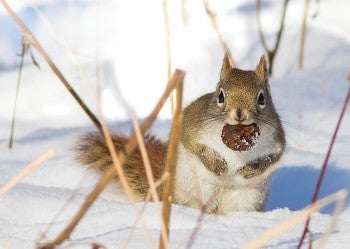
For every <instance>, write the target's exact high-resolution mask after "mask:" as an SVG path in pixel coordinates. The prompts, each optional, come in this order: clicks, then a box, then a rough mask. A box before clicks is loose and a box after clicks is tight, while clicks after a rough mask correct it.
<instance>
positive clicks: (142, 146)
mask: <svg viewBox="0 0 350 249" xmlns="http://www.w3.org/2000/svg"><path fill="white" fill-rule="evenodd" d="M132 121H133V126H134V130H135V134H136V138H137V141H138V144H139V148H140V152H141V156H142V160H143V164H144V166H145V171H146V175H147V180H148V183H149V186H150V189H149V192H150V193H151V196H152V199H153V201H155V202H157V203H159V201H160V200H159V196H158V194H157V186H156V184H155V182H154V177H153V173H152V166H151V164H150V161H149V157H148V154H147V151H146V146H145V142H144V140H143V136H142V134H141V131H140V127H139V124H138V122H137V119H136V116H135V115H132ZM158 211H159V217H160V221H161V229H160V231H161V237H162V240H164V241H168V238H167V233H166V230H165V224H164V221H163V219H162V214H161V210H160V209H159V210H158Z"/></svg>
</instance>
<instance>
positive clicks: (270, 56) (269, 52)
mask: <svg viewBox="0 0 350 249" xmlns="http://www.w3.org/2000/svg"><path fill="white" fill-rule="evenodd" d="M260 2H261V1H260V0H256V13H257V20H258V32H259V38H260V41H261V43H262V45H263V47H264V50H265V52H266V53H267V56H268V60H269V74H270V75H272V72H273V62H274V59H275V56H276V53H277V51H278V48H279V46H280V42H281V38H282V33H283V30H284V20H285V19H286V12H287V6H288V3H289V0H284V5H283V11H282V17H281V24H280V28H279V30H278V32H277V37H276V42H275V46H274V48H273V50H270V49H269V48H268V46H267V43H266V40H265V36H264V34H263V31H262V27H261V21H260V9H261V8H260Z"/></svg>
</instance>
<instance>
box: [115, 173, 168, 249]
mask: <svg viewBox="0 0 350 249" xmlns="http://www.w3.org/2000/svg"><path fill="white" fill-rule="evenodd" d="M168 177H169V174H167V173H165V174H163V175H162V177H161V178H160V179H158V180H157V181H156V182H155V183H154V185H155V187H156V189H157V188H159V187H160V186H161V185H162V184H163V183H164V181H165V180H166V179H168ZM151 198H152V194H151V190H150V189H149V190H148V193H147V196H146V199H145V203H144V205H143V207H142V209H141V210H140V213H139V215H138V216H137V217H136V220H135V222H134V224H133V226H132V228H131V231H130V233H129V235H128V238H127V239H126V240H125V242H124V245H123V246H122V247H121V248H128V244H129V242H130V240H131V237H132V235H133V233H134V232H135V229H136V225H137V223H138V222H139V220H140V216H141V215H142V214H143V212H144V211H145V209H146V205H147V202H149V201H150V200H151Z"/></svg>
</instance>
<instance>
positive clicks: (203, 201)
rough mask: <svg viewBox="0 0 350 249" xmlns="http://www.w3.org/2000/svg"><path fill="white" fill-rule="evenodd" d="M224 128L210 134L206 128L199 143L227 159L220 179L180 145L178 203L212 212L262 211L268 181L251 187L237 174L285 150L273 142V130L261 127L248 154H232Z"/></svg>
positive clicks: (176, 189)
mask: <svg viewBox="0 0 350 249" xmlns="http://www.w3.org/2000/svg"><path fill="white" fill-rule="evenodd" d="M222 127H223V125H222V126H215V127H214V126H211V127H208V129H207V130H208V131H209V132H206V130H205V129H203V132H202V134H200V136H199V137H198V140H197V142H198V143H201V144H204V145H206V146H207V147H209V148H212V149H214V150H215V151H217V152H218V153H219V154H220V155H221V156H222V157H223V158H224V159H225V160H226V162H227V164H228V171H227V173H225V174H224V175H222V176H217V175H215V174H214V173H212V172H210V171H209V170H207V169H206V167H205V166H204V165H203V164H202V162H201V161H200V160H199V159H198V158H197V156H196V155H194V154H193V153H191V152H190V151H188V150H187V149H186V148H185V147H184V146H183V145H182V143H180V144H179V151H178V155H179V156H178V162H177V170H176V180H175V182H176V184H175V185H176V186H175V198H176V202H177V203H179V204H184V205H187V206H191V207H195V208H198V209H205V210H206V212H209V213H210V212H217V213H221V214H226V213H229V212H232V211H254V210H260V209H261V207H262V206H263V204H264V202H265V200H266V196H267V192H268V179H262V180H261V181H259V182H258V183H255V184H254V185H252V184H250V183H251V182H252V180H251V179H248V180H247V179H245V178H244V177H242V176H241V175H239V174H237V173H236V171H237V170H238V169H239V168H241V167H242V166H244V165H246V163H247V162H250V161H253V160H254V159H257V158H260V157H261V156H262V155H269V154H273V153H277V152H279V151H280V150H281V149H282V148H278V146H276V144H274V141H271V137H272V136H271V131H269V130H268V129H266V128H264V127H262V128H261V135H260V137H259V140H258V142H257V143H256V145H254V146H253V147H252V148H251V149H250V150H249V151H247V152H236V151H233V150H231V149H229V148H228V147H226V145H225V144H224V143H223V142H222V140H221V131H222ZM253 180H256V179H254V178H253ZM255 182H256V181H255Z"/></svg>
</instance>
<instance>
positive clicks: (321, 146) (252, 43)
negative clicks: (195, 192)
mask: <svg viewBox="0 0 350 249" xmlns="http://www.w3.org/2000/svg"><path fill="white" fill-rule="evenodd" d="M96 2H97V1H83V0H76V1H62V0H51V1H48V0H36V1H34V0H26V1H24V0H21V1H19V0H17V1H15V0H13V1H9V4H10V5H11V6H13V7H14V8H15V10H16V12H17V13H18V14H19V15H20V17H21V18H22V19H23V20H24V21H25V23H26V24H27V25H28V26H29V27H30V29H31V30H32V31H33V33H34V34H35V36H36V37H37V38H38V40H39V41H40V42H41V43H42V45H43V46H44V48H45V49H46V50H47V51H48V52H49V54H50V55H51V56H52V57H53V58H54V61H55V62H56V63H57V65H58V66H59V68H60V69H61V70H62V72H63V74H64V75H65V76H66V77H67V78H68V80H69V81H70V82H71V83H72V84H73V86H74V88H75V89H76V90H77V91H78V92H79V94H80V95H81V96H82V97H83V99H84V100H85V101H86V102H87V104H88V105H89V106H90V107H91V108H92V110H93V111H94V112H95V113H96V112H97V105H96V61H97V60H98V61H99V68H100V82H101V86H102V87H101V88H102V107H103V112H104V115H105V116H106V118H107V120H108V122H109V124H110V126H111V127H112V128H113V130H118V131H121V132H125V133H128V132H130V130H131V129H132V125H131V122H130V117H129V115H128V113H129V112H128V110H134V111H135V112H136V113H137V115H138V116H139V117H140V118H143V117H145V116H146V115H147V114H148V113H149V112H150V110H151V109H152V107H153V105H154V103H155V102H156V101H157V99H158V97H159V96H160V94H161V93H162V91H163V89H164V86H165V82H166V66H165V65H166V64H165V62H166V57H165V56H166V50H165V37H164V27H163V22H162V18H163V17H162V6H161V1H142V0H128V1H126V0H124V1H122V0H115V1H99V5H97V4H96ZM168 2H169V9H170V10H171V11H170V20H171V34H172V40H171V42H172V59H173V67H174V68H181V69H183V70H185V71H186V72H187V74H186V80H185V91H184V102H185V104H187V103H189V102H190V101H192V100H194V99H195V98H197V97H198V96H200V95H202V94H204V93H206V92H209V91H213V90H214V88H215V85H216V82H217V79H218V74H219V69H220V65H221V61H222V58H223V49H222V47H221V45H220V43H219V40H218V38H217V36H216V34H215V32H214V31H213V30H212V28H211V26H210V22H209V21H208V18H207V16H206V13H205V11H204V8H203V6H202V3H201V1H200V0H188V1H185V2H186V12H185V13H186V21H187V24H186V25H185V24H184V23H183V22H182V17H181V12H180V10H181V6H180V3H181V1H168ZM282 2H283V1H278V0H265V1H262V3H263V4H262V21H263V28H264V32H265V34H266V37H267V40H268V43H269V45H270V46H271V47H272V46H273V43H274V39H275V33H276V31H277V29H278V26H279V18H280V14H281V12H280V11H281V7H282ZM98 6H99V7H98ZM303 6H304V1H302V0H293V1H290V6H289V9H288V13H287V20H286V27H285V33H284V35H283V39H282V41H281V46H280V50H279V52H278V54H277V56H276V59H275V66H274V70H275V72H274V75H273V77H272V79H271V88H272V93H273V98H274V100H275V104H276V106H277V109H278V112H279V113H280V115H281V117H282V120H283V124H284V126H285V129H286V133H287V141H288V148H287V153H286V155H285V157H284V159H283V161H282V164H281V166H280V168H279V169H278V170H277V171H276V172H275V173H274V174H273V176H272V182H271V193H270V196H269V200H268V203H267V206H266V212H263V213H257V212H249V213H232V214H230V215H227V216H215V215H202V214H201V213H200V212H199V211H198V210H194V209H190V208H187V207H183V206H173V209H172V211H173V212H172V218H171V239H170V244H171V248H239V247H241V246H243V245H244V244H245V243H247V242H248V241H250V240H252V239H254V238H256V237H258V236H259V235H260V234H262V233H263V232H265V231H266V230H267V229H269V228H271V227H273V226H274V225H276V224H278V223H279V222H281V221H283V220H285V219H287V218H289V217H291V216H292V215H293V214H295V213H296V212H297V210H299V209H301V208H302V207H304V206H306V205H308V204H309V202H310V200H311V196H312V193H313V191H314V186H315V182H316V181H317V178H318V175H319V170H320V167H321V165H322V162H323V160H324V157H325V153H326V151H327V148H328V145H329V142H330V139H331V136H332V133H333V131H334V128H335V125H336V122H337V119H338V116H339V114H340V109H341V106H342V103H343V101H344V98H345V95H346V93H347V91H348V89H349V82H348V81H347V80H346V77H347V74H348V73H349V72H350V71H349V65H350V33H349V30H350V20H349V17H348V10H349V8H350V2H349V1H347V0H338V1H332V0H323V1H320V6H319V15H318V17H317V18H316V19H311V18H310V19H309V21H308V30H307V40H306V48H305V69H304V70H303V71H299V70H298V69H297V60H298V50H299V39H300V29H301V20H302V13H303ZM211 8H212V9H213V10H214V11H215V13H216V14H217V17H218V24H219V26H220V28H221V30H222V32H223V36H224V38H225V40H226V41H227V42H228V43H229V46H230V49H231V51H232V54H233V56H234V58H235V60H236V61H237V63H238V65H239V67H241V68H246V69H248V68H253V67H254V66H255V64H256V63H257V61H258V59H259V57H260V56H261V54H262V53H263V50H262V47H261V44H260V42H259V38H258V34H257V30H256V16H255V1H253V0H245V1H244V0H235V1H233V0H231V1H223V0H221V1H219V0H217V1H214V0H213V1H211ZM316 9H317V6H316V5H315V3H314V1H312V2H311V5H310V12H311V13H310V16H311V15H312V14H313V13H314V11H315V10H316ZM97 16H98V17H99V19H98V20H99V21H96V20H97V19H96V18H97ZM97 24H99V25H97ZM0 25H1V32H0V54H1V56H0V106H1V108H0V130H1V132H0V151H1V154H0V185H3V184H5V183H6V182H7V181H8V180H9V179H11V177H13V176H14V175H15V174H16V173H17V172H19V171H20V170H21V169H22V168H23V167H25V166H26V165H27V164H28V163H29V162H31V161H33V160H34V159H35V158H36V157H38V156H39V155H40V154H42V153H43V152H45V151H47V150H48V149H50V148H53V149H54V151H55V157H54V158H52V159H50V160H49V161H47V162H45V163H44V164H43V165H42V166H40V168H38V169H37V170H35V171H34V172H33V173H31V174H30V175H29V176H27V177H25V178H24V179H23V180H22V181H21V182H20V183H19V184H17V185H16V186H15V187H14V188H13V189H11V190H10V191H9V192H7V193H6V194H4V195H3V196H0V248H6V249H14V248H33V247H34V246H35V243H36V242H37V241H38V240H39V238H41V236H43V234H45V237H46V239H48V240H50V239H52V238H54V237H55V236H56V235H57V234H58V233H59V232H60V231H61V230H62V229H63V228H64V227H65V226H66V225H67V223H68V221H69V220H70V218H71V217H72V215H74V214H75V212H76V211H77V210H78V208H79V207H80V205H81V203H82V202H83V200H84V197H85V196H86V194H87V193H89V191H90V190H91V189H92V188H93V186H94V183H95V182H96V181H97V180H98V176H96V175H95V174H93V173H92V172H89V171H87V170H86V169H85V168H84V167H80V166H77V165H76V163H74V161H73V160H72V158H73V153H72V151H71V148H72V147H73V145H74V143H75V142H76V140H77V139H76V137H77V136H78V135H79V134H80V133H81V132H82V131H85V130H92V129H94V127H93V125H92V124H91V122H90V120H89V119H88V118H87V117H86V115H85V114H84V113H83V112H82V111H81V110H80V108H79V107H78V105H77V104H76V103H75V101H74V100H73V98H72V97H71V96H70V95H69V94H68V93H67V91H66V90H65V89H64V87H63V86H62V84H61V83H60V82H59V80H58V79H57V78H56V76H55V75H54V74H53V73H52V72H51V70H50V69H49V68H48V66H47V65H46V63H45V62H44V61H43V60H42V59H41V58H40V56H39V55H38V54H37V53H36V52H34V55H35V57H36V59H37V60H38V61H39V64H40V66H41V69H40V70H38V69H37V68H35V67H34V66H33V65H32V64H31V62H30V59H28V58H27V59H26V63H25V67H24V69H23V78H22V82H21V87H20V93H19V101H18V109H17V122H16V130H15V144H14V148H13V149H12V150H9V149H8V147H7V145H8V138H9V133H10V126H11V117H12V110H13V104H14V96H15V89H16V82H17V77H18V68H17V67H18V64H19V58H18V57H17V54H18V53H19V52H20V47H21V46H20V39H21V32H20V30H19V29H18V28H17V27H16V25H15V24H14V23H13V21H12V20H11V19H10V17H9V16H8V15H7V13H6V12H5V11H4V9H3V8H2V7H0ZM96 26H98V27H99V28H98V29H96ZM96 34H98V35H96ZM96 44H97V45H96ZM349 114H350V113H349V109H348V110H347V112H346V114H345V117H344V121H343V125H342V126H341V129H340V131H339V135H338V138H337V141H336V143H335V147H334V150H333V152H332V155H331V158H330V163H329V166H328V169H327V172H326V175H325V179H324V182H323V185H322V189H321V194H320V197H323V196H326V195H328V194H331V193H333V192H335V191H337V190H339V189H342V188H345V189H347V190H349V189H350V153H349V152H350V151H349V148H350V126H349V123H350V122H349V121H350V115H349ZM170 117H171V114H170V108H169V106H166V107H165V108H164V111H162V113H161V115H160V117H159V119H158V121H157V122H156V123H155V124H154V126H153V128H152V132H153V133H155V134H157V135H158V136H160V137H161V138H163V139H166V137H167V134H168V132H169V128H170V124H171V119H170ZM144 205H145V204H144V203H140V204H138V207H139V208H140V209H141V208H142V207H143V206H144ZM158 207H159V205H158V204H155V203H148V204H146V208H145V210H144V214H143V216H142V217H143V221H144V224H145V226H146V227H147V228H148V230H147V232H145V231H146V230H145V229H144V228H143V226H142V225H141V223H138V224H137V225H136V226H135V231H134V233H133V235H132V237H131V240H130V242H129V244H128V245H127V248H152V247H153V246H155V247H157V245H158V236H159V220H158ZM62 209H63V211H62V212H61V211H60V210H62ZM332 211H333V206H332V205H331V206H329V207H327V208H325V209H323V210H322V211H321V212H320V213H317V214H315V215H314V216H313V218H312V222H311V231H312V233H313V239H314V240H317V239H318V238H319V237H320V236H321V235H322V233H323V232H324V231H326V230H327V226H328V224H329V223H330V221H331V219H332V216H331V214H332ZM57 214H59V215H58V216H56V215H57ZM135 219H136V215H135V213H134V211H133V210H132V208H131V206H130V205H129V204H127V203H126V202H125V200H124V197H123V195H122V194H121V193H116V190H115V186H114V185H112V184H111V186H109V187H108V189H106V190H105V191H104V193H103V194H102V196H101V197H100V198H99V199H98V201H97V202H96V203H95V204H94V205H93V207H92V209H91V210H89V212H88V213H87V215H86V217H85V218H84V219H83V220H82V221H81V223H80V224H79V225H78V227H77V229H76V230H75V231H74V233H73V234H72V235H71V238H70V242H69V243H66V244H65V245H66V246H67V247H62V248H91V243H92V242H97V243H100V244H103V245H105V246H106V247H108V248H123V246H124V243H126V241H127V238H128V236H129V234H130V233H131V231H132V230H133V227H134V222H135ZM198 224H200V226H199V229H198V230H196V229H197V227H198ZM349 227H350V201H349V198H347V200H346V202H345V208H344V211H343V212H342V214H341V216H340V218H339V220H338V223H337V226H336V228H335V229H334V231H332V233H331V236H330V238H329V240H328V241H327V242H326V243H325V244H324V248H349V245H350V230H349ZM302 228H303V224H300V225H298V226H296V227H295V228H294V229H292V230H290V231H288V232H286V233H284V234H283V235H282V236H281V237H279V238H277V239H275V240H272V241H271V242H270V244H269V245H268V248H295V247H296V245H297V243H298V241H299V237H300V235H301V230H302ZM194 231H197V233H196V234H195V236H194V239H192V240H190V238H191V235H192V234H193V232H194ZM147 234H150V235H151V236H150V237H151V241H150V240H149V239H148V238H149V236H147ZM44 241H45V239H44ZM305 248H306V246H305Z"/></svg>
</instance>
